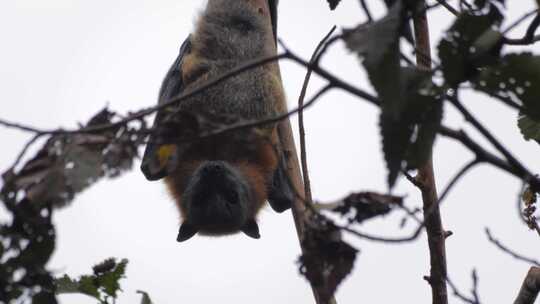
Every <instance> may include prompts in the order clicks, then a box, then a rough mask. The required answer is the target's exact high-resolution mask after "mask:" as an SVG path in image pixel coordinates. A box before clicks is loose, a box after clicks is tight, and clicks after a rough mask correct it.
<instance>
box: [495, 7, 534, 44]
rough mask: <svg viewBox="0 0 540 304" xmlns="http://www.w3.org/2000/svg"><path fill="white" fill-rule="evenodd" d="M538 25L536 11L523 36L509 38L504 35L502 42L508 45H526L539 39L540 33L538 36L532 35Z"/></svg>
mask: <svg viewBox="0 0 540 304" xmlns="http://www.w3.org/2000/svg"><path fill="white" fill-rule="evenodd" d="M539 26H540V13H537V14H536V17H534V19H533V20H532V21H531V23H530V24H529V27H528V28H527V31H526V32H525V35H524V36H523V38H520V39H510V38H506V37H504V38H503V40H502V42H503V43H504V44H508V45H528V44H533V43H535V42H537V41H540V35H538V36H535V35H534V33H535V32H536V30H537V29H538V27H539Z"/></svg>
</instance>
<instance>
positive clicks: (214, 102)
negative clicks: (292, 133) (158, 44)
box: [179, 0, 280, 119]
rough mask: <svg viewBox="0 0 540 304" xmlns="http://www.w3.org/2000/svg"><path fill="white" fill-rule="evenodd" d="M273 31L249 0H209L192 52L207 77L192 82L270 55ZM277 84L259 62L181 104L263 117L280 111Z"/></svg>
mask: <svg viewBox="0 0 540 304" xmlns="http://www.w3.org/2000/svg"><path fill="white" fill-rule="evenodd" d="M272 35H273V33H272V32H271V31H270V32H268V27H267V26H266V25H265V23H264V20H263V19H262V17H261V15H260V14H259V13H258V12H257V11H255V10H253V9H252V8H250V7H249V4H248V3H247V2H246V1H245V0H209V2H208V5H207V8H206V10H205V12H204V13H202V15H201V16H200V19H199V20H198V22H197V27H196V31H195V33H194V34H193V35H192V36H191V37H192V38H191V43H192V48H191V52H192V53H193V54H194V55H195V56H196V58H197V60H198V62H197V68H196V69H200V70H201V71H202V72H201V74H205V77H198V78H197V79H194V80H193V81H191V82H190V81H188V82H187V83H185V85H186V88H191V87H194V86H198V85H200V84H202V83H204V82H206V80H209V79H213V78H216V77H218V76H221V75H223V74H224V73H226V72H228V71H230V70H231V69H234V68H236V67H238V66H240V65H242V64H245V63H246V62H248V61H250V60H253V59H256V58H263V57H265V51H264V50H265V41H267V39H268V38H269V37H268V36H272ZM271 39H273V38H271ZM195 74H199V73H197V72H195ZM277 85H280V84H279V83H277V84H276V79H274V78H273V76H272V75H271V72H270V71H269V69H268V67H257V68H255V69H251V70H249V71H246V72H243V73H241V74H240V75H238V76H235V77H231V78H229V79H227V80H226V81H224V82H222V83H221V84H219V85H217V86H214V87H212V88H210V89H207V90H206V91H205V92H204V93H202V94H198V95H196V96H194V97H192V98H189V99H187V100H185V101H183V102H181V103H180V105H179V108H180V109H183V110H190V111H194V112H197V111H209V110H211V111H215V112H217V113H234V114H236V115H241V116H242V118H244V119H260V118H263V117H268V116H272V115H274V114H275V109H276V106H275V103H276V102H278V101H276V100H275V99H276V94H275V92H274V90H276V89H277V87H276V86H277Z"/></svg>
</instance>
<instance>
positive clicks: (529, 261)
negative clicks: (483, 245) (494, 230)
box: [485, 228, 540, 267]
mask: <svg viewBox="0 0 540 304" xmlns="http://www.w3.org/2000/svg"><path fill="white" fill-rule="evenodd" d="M485 231H486V235H487V237H488V240H489V241H490V242H491V243H493V244H494V245H495V246H497V248H499V249H500V250H501V251H503V252H505V253H507V254H509V255H511V256H512V257H513V258H514V259H516V260H520V261H523V262H525V263H529V264H534V265H535V266H538V267H540V263H539V262H538V261H537V260H534V259H531V258H527V257H524V256H522V255H520V254H517V253H515V252H514V251H512V250H511V249H510V248H508V247H506V246H504V245H503V244H502V243H501V242H500V241H499V240H497V239H495V238H494V237H493V236H492V235H491V232H490V231H489V228H486V230H485Z"/></svg>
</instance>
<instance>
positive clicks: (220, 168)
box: [201, 161, 226, 177]
mask: <svg viewBox="0 0 540 304" xmlns="http://www.w3.org/2000/svg"><path fill="white" fill-rule="evenodd" d="M225 169H226V168H225V164H224V163H223V162H222V161H209V162H207V163H206V164H205V165H204V166H203V167H202V168H201V173H202V174H203V175H205V176H214V177H220V176H223V175H224V174H225Z"/></svg>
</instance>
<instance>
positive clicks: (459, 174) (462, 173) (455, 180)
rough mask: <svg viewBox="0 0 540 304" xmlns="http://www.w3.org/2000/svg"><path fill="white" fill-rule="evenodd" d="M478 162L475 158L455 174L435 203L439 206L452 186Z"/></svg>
mask: <svg viewBox="0 0 540 304" xmlns="http://www.w3.org/2000/svg"><path fill="white" fill-rule="evenodd" d="M479 163H480V161H479V160H478V159H477V158H475V159H473V160H472V161H470V162H468V163H467V164H466V165H465V166H464V167H463V168H461V170H459V171H458V173H456V175H455V176H454V177H453V178H452V179H451V180H450V182H449V183H448V185H447V186H446V188H444V190H443V192H442V194H441V196H440V197H439V201H438V202H437V203H438V204H439V205H440V204H441V202H442V201H443V200H444V199H445V198H446V196H447V195H448V193H449V192H450V190H452V188H453V187H454V185H455V184H456V183H457V182H458V181H459V180H460V179H461V178H462V177H463V175H465V174H466V173H467V172H468V171H469V170H470V169H472V168H473V167H474V166H476V165H478V164H479Z"/></svg>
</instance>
